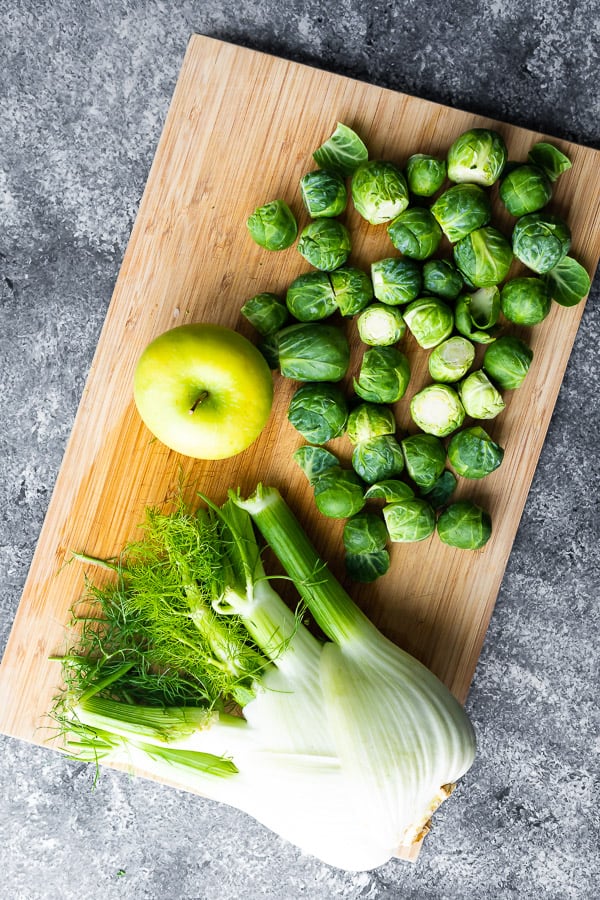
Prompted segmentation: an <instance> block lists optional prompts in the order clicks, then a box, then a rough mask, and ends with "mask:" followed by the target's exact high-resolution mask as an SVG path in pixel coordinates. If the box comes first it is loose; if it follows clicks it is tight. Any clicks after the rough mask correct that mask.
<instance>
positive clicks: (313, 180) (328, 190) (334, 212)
mask: <svg viewBox="0 0 600 900" xmlns="http://www.w3.org/2000/svg"><path fill="white" fill-rule="evenodd" d="M300 195H301V197H302V200H303V201H304V205H305V206H306V209H307V211H308V214H309V216H311V217H312V218H313V219H319V218H332V217H333V216H339V215H340V214H341V213H343V212H344V210H345V209H346V203H347V201H348V195H347V193H346V184H345V182H344V179H343V178H342V176H341V175H338V174H337V173H336V172H328V171H327V170H326V169H317V170H316V171H315V172H307V173H306V175H303V176H302V178H301V179H300Z"/></svg>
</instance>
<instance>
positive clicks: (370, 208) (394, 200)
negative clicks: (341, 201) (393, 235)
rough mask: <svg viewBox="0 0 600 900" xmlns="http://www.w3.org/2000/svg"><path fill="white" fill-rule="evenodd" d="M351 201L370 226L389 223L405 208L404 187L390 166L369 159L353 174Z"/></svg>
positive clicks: (399, 172) (400, 175) (381, 161)
mask: <svg viewBox="0 0 600 900" xmlns="http://www.w3.org/2000/svg"><path fill="white" fill-rule="evenodd" d="M351 191H352V201H353V203H354V206H355V207H356V210H357V212H358V213H359V214H360V215H361V216H362V217H363V219H366V220H367V222H369V223H370V224H371V225H381V224H382V223H384V222H391V220H392V219H395V218H396V216H398V215H400V213H401V212H402V211H403V210H405V209H406V207H407V206H408V200H409V197H408V186H407V184H406V180H405V178H404V175H403V174H402V172H401V171H400V169H399V168H398V166H396V165H394V163H391V162H386V161H385V160H376V159H374V160H369V161H368V162H365V163H362V164H361V165H360V166H359V167H358V168H357V169H356V171H355V172H354V174H353V176H352V182H351Z"/></svg>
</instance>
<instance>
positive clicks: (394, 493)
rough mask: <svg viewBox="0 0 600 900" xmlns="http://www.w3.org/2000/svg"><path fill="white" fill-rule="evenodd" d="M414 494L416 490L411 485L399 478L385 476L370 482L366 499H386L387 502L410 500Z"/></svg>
mask: <svg viewBox="0 0 600 900" xmlns="http://www.w3.org/2000/svg"><path fill="white" fill-rule="evenodd" d="M414 496H415V492H414V491H413V489H412V488H411V487H410V485H408V484H406V482H405V481H399V480H398V479H397V478H384V480H383V481H377V482H376V483H375V484H370V485H369V487H368V488H367V490H366V491H365V500H385V501H386V502H387V503H392V502H394V501H395V500H408V499H409V498H410V497H414Z"/></svg>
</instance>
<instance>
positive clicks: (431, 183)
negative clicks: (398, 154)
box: [406, 153, 446, 197]
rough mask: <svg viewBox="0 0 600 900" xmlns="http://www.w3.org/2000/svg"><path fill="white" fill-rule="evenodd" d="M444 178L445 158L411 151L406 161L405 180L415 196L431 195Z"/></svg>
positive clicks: (438, 187) (437, 189) (439, 186)
mask: <svg viewBox="0 0 600 900" xmlns="http://www.w3.org/2000/svg"><path fill="white" fill-rule="evenodd" d="M445 179H446V160H445V159H437V157H435V156H430V155H429V154H427V153H413V155H412V156H409V158H408V160H407V162H406V181H407V183H408V188H409V190H410V191H411V192H412V193H413V194H416V196H417V197H431V196H432V195H433V194H435V193H436V191H439V189H440V188H441V186H442V185H443V183H444V181H445Z"/></svg>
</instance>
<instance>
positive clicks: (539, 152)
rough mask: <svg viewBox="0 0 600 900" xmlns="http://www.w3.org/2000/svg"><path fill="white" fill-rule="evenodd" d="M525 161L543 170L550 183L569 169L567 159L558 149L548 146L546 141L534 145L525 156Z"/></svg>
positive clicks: (568, 160)
mask: <svg viewBox="0 0 600 900" xmlns="http://www.w3.org/2000/svg"><path fill="white" fill-rule="evenodd" d="M527 159H528V160H529V162H531V163H533V165H534V166H539V167H540V169H543V170H544V172H545V173H546V176H547V177H548V178H549V180H550V181H552V182H554V181H556V179H557V178H558V177H559V176H560V175H562V173H563V172H566V171H567V170H568V169H570V168H571V161H570V159H569V157H568V156H565V154H564V153H562V152H561V151H560V150H559V149H558V147H555V146H554V145H553V144H548V143H546V141H539V142H538V143H537V144H534V145H533V147H532V148H531V150H530V151H529V153H528V154H527Z"/></svg>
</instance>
